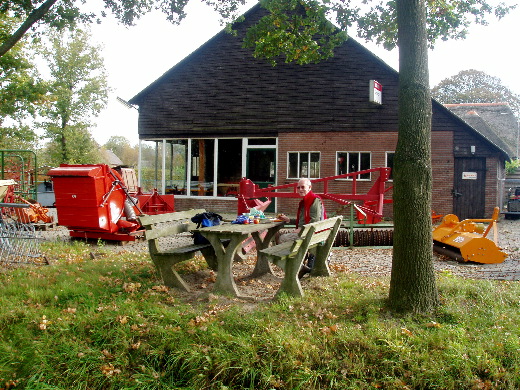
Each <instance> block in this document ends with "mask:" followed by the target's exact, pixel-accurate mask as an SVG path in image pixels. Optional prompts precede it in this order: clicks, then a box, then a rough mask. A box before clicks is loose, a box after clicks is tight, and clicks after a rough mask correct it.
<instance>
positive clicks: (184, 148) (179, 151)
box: [166, 139, 188, 195]
mask: <svg viewBox="0 0 520 390" xmlns="http://www.w3.org/2000/svg"><path fill="white" fill-rule="evenodd" d="M167 145H168V147H167V150H166V193H167V194H175V195H186V185H187V180H186V179H187V175H186V168H187V166H188V160H187V158H188V141H187V140H185V139H183V140H172V141H167Z"/></svg>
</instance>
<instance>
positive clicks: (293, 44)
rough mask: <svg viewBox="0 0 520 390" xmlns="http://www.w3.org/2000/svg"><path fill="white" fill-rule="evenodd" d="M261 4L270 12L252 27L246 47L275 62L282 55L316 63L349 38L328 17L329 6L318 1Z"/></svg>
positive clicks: (284, 0) (287, 59) (279, 0)
mask: <svg viewBox="0 0 520 390" xmlns="http://www.w3.org/2000/svg"><path fill="white" fill-rule="evenodd" d="M262 4H263V5H264V6H265V8H267V9H268V10H269V13H268V15H266V16H264V17H263V18H262V19H261V20H260V21H259V22H258V23H257V24H256V25H254V26H252V27H250V28H249V30H248V31H247V35H246V38H245V46H246V47H251V48H254V52H253V55H254V56H255V57H261V58H265V59H267V60H268V61H270V62H271V63H272V64H273V65H275V64H276V62H277V61H278V60H279V59H280V58H281V57H282V56H283V57H285V62H296V63H298V64H308V63H317V62H319V61H321V60H323V59H326V58H329V57H332V56H333V55H334V48H335V47H337V46H338V45H340V44H341V43H342V42H344V41H345V39H346V35H345V34H344V33H343V32H341V31H339V30H338V29H337V28H336V27H335V26H334V25H333V24H331V23H330V22H329V21H328V20H327V18H326V11H327V8H326V7H324V6H321V5H320V3H319V2H318V1H311V2H309V1H303V0H290V1H288V0H269V1H264V2H262Z"/></svg>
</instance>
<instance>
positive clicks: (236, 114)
mask: <svg viewBox="0 0 520 390" xmlns="http://www.w3.org/2000/svg"><path fill="white" fill-rule="evenodd" d="M265 12H266V11H265V10H263V9H262V8H260V6H259V5H257V6H255V7H253V8H252V9H251V10H250V11H248V12H247V13H246V14H245V15H244V16H245V19H244V22H242V23H238V24H237V25H236V30H237V32H238V35H237V36H233V35H231V34H228V33H226V32H225V31H221V32H220V33H219V34H217V35H216V36H215V37H213V38H212V39H210V40H209V41H208V42H206V43H205V44H204V45H202V46H201V47H200V48H199V49H197V50H196V51H195V52H193V53H192V54H191V55H189V56H188V57H186V58H185V59H184V60H183V61H181V62H180V63H178V64H177V65H175V66H174V67H173V68H171V69H170V70H169V71H167V72H166V73H165V74H164V75H163V76H161V77H160V78H159V79H157V80H156V81H155V82H154V83H152V84H151V85H149V86H148V87H147V88H145V89H144V90H143V91H141V92H140V93H139V94H137V95H136V96H135V97H133V98H132V99H131V100H130V103H131V104H135V105H138V106H139V137H140V138H141V139H154V138H155V139H161V138H188V137H189V138H203V137H257V136H268V137H274V136H277V135H278V134H280V133H284V132H296V133H300V132H302V133H303V132H348V131H360V130H362V131H367V132H378V131H397V127H398V121H397V112H398V106H397V95H398V78H399V75H398V72H397V71H396V70H394V69H392V68H391V67H390V66H388V65H387V64H386V63H384V62H383V61H382V60H381V59H379V58H378V57H377V56H375V55H374V54H373V53H371V52H370V51H369V50H367V49H366V48H365V47H363V46H362V45H361V44H359V43H358V42H356V41H355V40H354V39H352V38H349V39H348V40H347V41H346V42H345V43H344V44H343V45H341V46H340V47H338V48H337V49H336V52H335V55H334V57H333V58H331V59H329V60H326V61H322V62H320V63H318V64H309V65H297V64H286V63H283V62H281V63H279V64H278V65H277V66H274V67H273V66H271V65H270V64H269V63H267V62H266V61H265V60H260V59H255V58H253V56H252V52H251V50H249V49H245V48H243V47H242V46H243V37H244V34H245V31H246V29H247V27H248V26H249V25H251V24H252V23H255V22H256V21H257V20H258V19H259V18H260V17H261V15H263V14H264V13H265ZM370 80H377V81H379V82H380V83H381V84H382V85H383V104H382V105H377V104H374V103H370V102H369V81H370ZM470 125H471V124H470V123H468V122H464V121H463V120H461V119H460V118H458V117H457V116H456V115H454V114H453V113H452V112H451V111H449V110H447V109H446V108H445V107H443V106H442V105H440V104H438V103H437V102H435V101H433V121H432V131H453V132H454V133H457V132H458V133H461V132H465V133H468V134H467V135H468V136H475V135H476V136H477V137H479V138H482V139H483V140H484V142H486V143H487V144H488V147H490V148H491V149H494V150H495V151H499V152H500V153H501V154H502V155H504V156H505V158H509V157H508V153H509V151H506V150H505V149H503V148H502V146H501V145H500V144H499V143H497V142H493V141H492V140H491V139H490V138H489V136H488V135H487V134H482V133H479V132H478V129H475V128H472V127H471V126H470Z"/></svg>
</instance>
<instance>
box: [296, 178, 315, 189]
mask: <svg viewBox="0 0 520 390" xmlns="http://www.w3.org/2000/svg"><path fill="white" fill-rule="evenodd" d="M298 184H301V185H304V186H309V187H312V183H311V181H310V180H309V179H307V178H306V177H303V178H301V179H300V180H299V181H298Z"/></svg>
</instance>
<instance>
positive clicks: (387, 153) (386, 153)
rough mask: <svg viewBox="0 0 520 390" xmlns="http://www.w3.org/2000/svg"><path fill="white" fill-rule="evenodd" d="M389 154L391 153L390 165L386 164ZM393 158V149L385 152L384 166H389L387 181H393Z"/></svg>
mask: <svg viewBox="0 0 520 390" xmlns="http://www.w3.org/2000/svg"><path fill="white" fill-rule="evenodd" d="M389 155H392V166H390V164H388V156H389ZM394 158H395V151H393V152H385V167H387V168H391V171H390V176H388V181H394Z"/></svg>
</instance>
